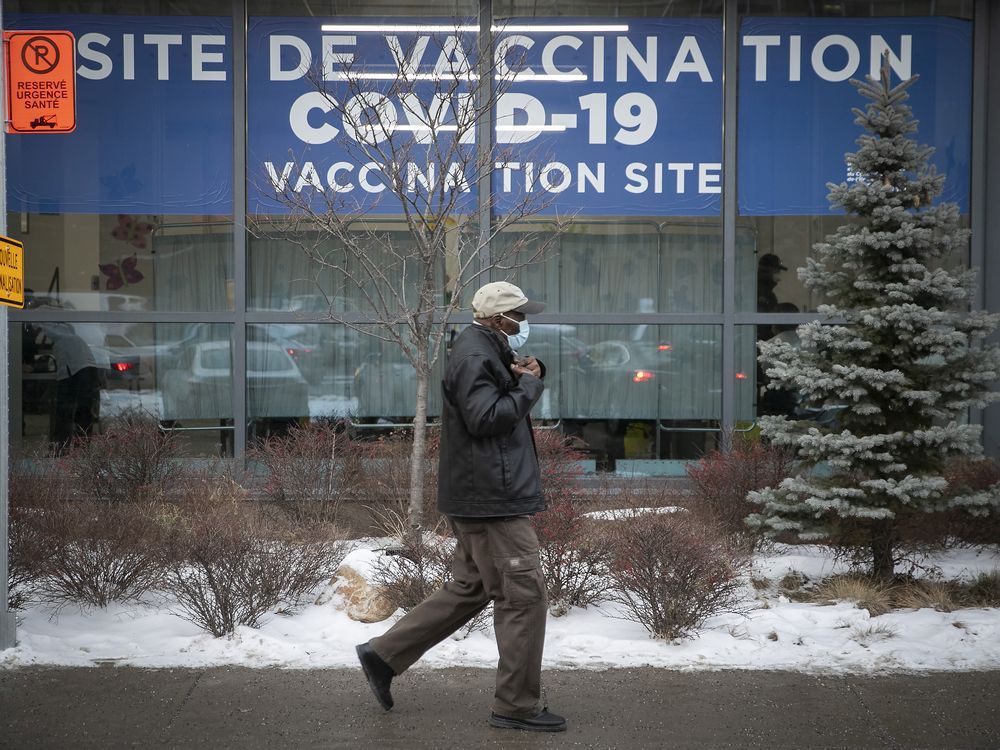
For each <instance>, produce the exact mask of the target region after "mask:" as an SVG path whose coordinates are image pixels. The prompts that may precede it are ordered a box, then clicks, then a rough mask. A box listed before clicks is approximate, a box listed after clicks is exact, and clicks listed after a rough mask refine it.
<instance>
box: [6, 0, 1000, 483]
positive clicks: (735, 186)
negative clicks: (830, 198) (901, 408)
mask: <svg viewBox="0 0 1000 750" xmlns="http://www.w3.org/2000/svg"><path fill="white" fill-rule="evenodd" d="M3 12H4V18H3V24H4V28H5V29H8V30H11V29H32V30H46V29H51V30H55V29H60V30H62V29H65V30H69V31H72V32H73V33H74V35H75V37H76V41H77V60H76V65H77V80H78V104H77V120H78V125H77V128H76V130H75V131H74V132H73V133H71V134H66V135H57V134H51V133H44V132H43V133H29V134H23V135H22V134H18V135H8V136H6V154H7V170H6V171H7V196H8V197H7V212H8V213H7V228H8V229H7V234H8V235H10V236H12V237H14V238H16V239H18V240H20V241H22V242H23V243H24V246H25V255H26V263H25V267H26V270H25V285H26V287H27V288H28V289H29V290H30V292H29V293H28V304H27V306H26V309H25V310H23V311H12V313H11V315H10V324H9V340H10V368H11V391H12V393H11V395H12V399H11V431H10V434H11V436H12V442H13V444H14V449H15V450H16V451H26V452H31V451H37V450H44V449H47V448H48V447H50V446H52V445H53V444H58V443H59V442H60V441H62V440H65V439H66V438H67V437H68V436H70V435H73V434H79V433H88V432H90V433H93V432H94V431H95V430H100V429H101V425H102V423H103V422H106V420H108V419H109V418H111V417H113V416H114V415H115V414H116V413H120V412H121V411H122V410H125V409H129V408H140V409H143V410H146V411H148V412H150V413H152V414H155V415H156V416H157V418H158V419H159V420H160V422H161V424H162V425H163V427H164V429H169V430H176V431H178V432H180V433H181V434H183V435H185V436H186V438H187V445H188V450H189V451H190V452H191V454H192V455H195V456H197V455H202V456H218V455H223V456H231V455H235V456H237V457H241V456H242V455H244V454H245V451H246V449H247V446H248V445H250V444H252V443H253V441H254V440H256V439H258V438H259V437H261V436H264V435H267V434H273V433H275V432H280V431H281V430H284V429H287V428H288V426H289V425H293V424H302V423H304V422H306V421H308V420H316V419H345V420H350V421H351V422H352V423H354V424H357V425H364V426H365V427H363V428H362V429H368V428H369V427H371V426H378V425H383V426H384V425H396V424H405V423H406V421H407V419H409V418H411V417H412V415H413V410H414V396H413V387H412V383H413V380H412V370H411V369H409V366H408V365H406V363H405V361H404V359H403V358H402V356H401V355H400V354H399V352H398V351H397V350H396V349H395V348H394V346H392V345H390V344H385V343H383V342H381V341H379V340H378V339H376V338H373V337H370V336H366V335H364V333H363V331H359V330H357V329H358V328H361V329H364V327H365V324H366V317H365V316H366V307H365V301H364V295H363V293H362V292H360V291H359V290H357V289H353V290H352V289H351V288H350V287H349V285H345V284H344V279H343V277H342V276H340V277H338V276H337V275H336V274H334V273H331V272H330V270H329V269H326V270H323V269H320V268H318V267H317V266H316V264H315V262H314V261H311V260H310V259H309V257H308V256H307V255H306V254H305V253H303V252H302V250H301V247H300V246H299V244H300V243H298V242H297V241H296V240H297V239H301V237H302V236H303V234H302V230H303V226H302V224H301V222H300V223H299V225H298V227H297V231H298V234H295V235H294V236H293V234H292V233H291V231H290V230H289V226H290V224H294V223H295V222H294V219H295V215H294V211H293V210H291V209H290V207H289V204H288V203H287V202H286V203H282V202H281V201H278V200H276V199H275V197H274V190H273V188H274V187H275V185H280V186H281V187H283V188H284V189H285V191H286V192H288V193H291V194H294V195H296V196H303V195H306V196H310V195H314V196H321V197H322V196H327V197H329V196H332V195H336V196H338V199H340V198H349V199H350V200H357V201H359V202H360V203H356V204H355V206H357V205H370V206H371V216H372V217H373V219H372V221H374V222H376V223H377V227H378V231H379V232H381V233H383V236H384V237H386V238H388V240H387V241H389V242H392V241H395V242H400V243H405V242H406V238H407V227H406V226H405V223H404V222H403V221H402V220H401V218H400V215H399V211H398V209H394V208H393V206H392V203H391V201H385V200H383V201H381V202H379V194H380V193H381V192H382V190H380V186H381V187H382V188H383V189H384V186H382V185H381V183H380V180H382V179H384V174H383V175H382V176H381V177H380V176H379V171H380V166H384V165H377V164H375V163H374V162H370V161H368V162H366V161H364V160H362V159H358V158H357V157H356V152H352V151H350V149H347V148H346V147H345V146H344V145H343V139H345V138H349V137H351V133H350V129H349V128H348V127H346V126H345V123H344V122H342V121H338V119H337V117H336V112H335V110H334V108H333V107H331V106H329V105H328V104H327V103H325V102H324V99H323V96H324V95H323V94H322V93H318V91H317V86H320V87H322V82H325V81H335V80H336V71H335V70H334V64H340V65H343V64H351V65H354V64H356V65H360V66H362V67H361V68H358V69H359V70H361V71H367V72H364V75H366V76H368V77H369V78H370V80H371V82H372V89H371V90H372V91H373V92H380V95H384V96H385V101H386V102H387V104H386V105H385V106H386V110H385V112H388V115H386V116H387V117H390V118H391V121H392V122H393V123H394V124H395V126H396V131H395V133H394V135H393V137H413V138H417V137H419V136H418V132H417V130H419V126H418V125H417V126H415V125H414V124H413V123H414V120H413V119H412V117H411V115H412V113H413V109H412V108H409V107H408V106H407V105H406V103H405V101H401V100H393V97H392V95H391V94H392V92H391V91H389V90H386V89H385V88H382V89H380V88H379V86H384V82H385V81H388V80H390V79H391V77H392V76H393V75H398V74H399V71H400V70H403V69H410V70H412V72H414V73H419V74H423V75H428V76H437V78H438V79H440V77H441V76H442V75H447V74H449V72H450V71H454V66H455V65H456V61H458V63H461V61H462V60H463V59H470V58H472V57H473V56H474V54H475V53H476V51H477V50H478V49H479V45H480V40H481V38H482V34H481V33H480V30H482V31H483V32H486V31H488V30H490V29H492V32H491V35H492V40H493V43H494V56H493V57H492V59H493V60H496V61H499V62H497V65H496V67H497V68H498V69H499V68H501V67H503V69H504V71H506V72H507V73H510V74H511V76H512V79H511V82H510V83H509V87H508V88H507V89H505V94H504V96H501V97H498V98H497V99H496V101H495V102H494V103H493V104H492V105H491V107H490V108H489V109H490V115H491V122H492V124H493V125H492V128H491V129H490V134H491V137H492V138H493V139H495V141H496V142H497V143H504V144H507V146H508V150H507V152H506V156H505V159H504V161H503V163H502V164H500V163H499V162H498V164H497V166H498V168H497V170H496V173H495V174H494V176H493V178H492V179H491V180H489V181H486V182H485V183H477V184H468V185H467V184H464V183H463V181H462V179H461V176H455V175H451V178H452V180H453V182H452V185H451V187H452V188H453V189H455V190H465V189H467V192H468V193H469V196H470V201H471V202H470V209H469V212H468V221H469V226H470V227H473V226H481V225H482V224H483V223H488V222H489V221H490V220H491V218H493V217H494V216H495V215H498V214H501V213H502V212H503V211H505V210H511V207H512V206H513V205H515V204H516V202H517V201H518V200H520V199H522V198H523V194H524V192H525V191H529V192H531V191H535V192H537V193H540V194H541V195H542V196H543V199H544V200H543V202H544V208H542V209H540V210H539V211H538V212H537V214H535V215H533V216H531V217H529V218H526V219H525V220H524V221H523V222H521V223H519V224H514V225H512V226H511V227H510V228H509V229H508V231H506V232H504V233H501V234H500V235H499V236H497V237H496V238H494V239H493V241H492V242H493V243H494V244H493V246H494V247H496V246H500V245H501V244H502V243H509V242H512V241H516V239H517V237H518V235H519V233H526V232H532V233H539V232H541V234H543V235H544V233H545V232H546V231H547V229H546V228H547V227H548V226H550V225H554V223H555V220H556V217H559V218H560V219H561V221H562V222H563V223H565V225H566V226H565V231H561V232H560V233H559V235H558V237H556V238H555V239H554V240H553V242H552V246H553V248H552V251H551V252H550V253H549V254H548V255H547V256H546V257H545V259H544V260H542V261H540V262H538V263H535V264H533V265H531V266H529V267H526V268H523V269H519V270H518V271H517V272H516V273H515V274H514V277H513V278H514V280H515V281H516V282H517V283H519V284H520V285H521V286H522V287H523V288H524V289H525V291H526V292H527V293H528V294H529V296H532V297H538V298H541V299H544V300H545V301H546V302H547V303H548V308H547V310H546V312H545V314H544V315H540V316H537V319H533V320H532V332H531V337H530V340H529V344H528V347H527V350H528V351H529V352H530V353H533V354H535V355H536V356H538V357H539V358H541V359H543V360H544V361H545V362H546V364H547V366H548V370H549V375H548V379H547V380H548V388H547V391H546V395H545V397H544V398H543V399H542V400H541V401H540V402H539V404H538V405H537V407H536V411H535V417H536V419H537V422H538V423H539V424H540V425H541V426H543V427H545V428H549V429H554V430H559V431H561V432H563V433H564V434H567V435H575V436H577V437H579V439H580V444H581V445H585V446H586V448H587V450H588V451H589V452H590V454H591V460H593V462H594V468H595V469H598V470H613V471H619V472H639V473H644V474H671V473H677V472H679V471H682V470H683V464H684V462H685V461H687V460H690V459H692V458H697V457H698V456H699V455H701V454H702V453H703V452H704V451H706V450H708V449H711V448H712V447H714V446H715V445H716V443H717V441H718V439H719V436H720V435H721V434H723V432H724V431H726V430H740V431H752V430H753V429H754V424H755V420H756V418H757V417H758V416H759V415H762V414H769V413H789V414H794V413H796V411H797V410H799V409H800V407H799V406H798V404H797V403H796V399H795V398H794V394H779V393H775V392H773V391H767V390H766V389H765V388H764V386H765V385H766V382H765V380H766V377H765V375H764V373H763V372H762V371H761V369H760V367H759V365H758V364H757V363H756V359H755V346H756V342H757V341H758V340H761V339H767V338H771V337H773V336H783V337H792V336H794V334H793V330H794V326H795V325H796V324H797V323H801V322H804V321H807V320H811V319H813V318H814V317H815V315H816V311H817V308H818V306H819V305H821V304H822V300H821V299H818V298H817V297H816V296H815V295H814V294H813V293H811V292H810V291H809V290H808V289H807V288H806V287H805V286H804V285H803V284H802V283H801V281H800V280H799V279H798V277H797V274H796V269H797V268H798V267H800V266H803V265H804V264H805V259H806V257H807V256H808V254H809V252H810V248H811V246H812V244H813V243H815V242H818V241H820V240H822V239H823V238H824V237H825V235H827V234H829V233H830V232H832V231H833V230H834V229H835V228H836V227H837V226H838V225H839V224H841V223H843V222H844V221H845V219H844V217H843V216H842V215H839V214H837V213H836V212H834V211H832V210H831V209H830V208H829V206H828V204H827V201H826V193H827V188H826V185H827V183H829V182H840V181H843V180H850V179H852V175H850V174H849V173H847V171H846V168H845V166H844V161H843V155H844V153H845V152H847V151H850V150H853V148H854V140H855V139H856V138H857V137H858V135H860V131H859V129H858V127H857V126H856V125H855V124H854V123H853V115H852V114H851V108H852V107H856V106H863V102H862V100H861V99H860V98H859V97H858V95H857V94H856V92H855V90H854V88H853V87H852V86H851V85H850V82H849V79H851V78H852V77H860V76H864V75H866V74H869V73H871V72H872V71H875V70H877V69H878V67H879V65H880V62H881V60H882V59H883V53H887V55H888V60H889V63H890V67H891V69H892V71H893V74H894V75H895V76H896V77H900V78H906V77H909V76H910V75H919V76H920V80H919V81H918V82H917V83H916V84H915V85H914V86H913V88H912V89H911V92H912V99H911V103H912V105H913V109H914V112H915V114H916V116H917V118H918V119H919V120H920V131H919V133H918V139H919V140H921V141H922V142H926V143H928V144H930V145H932V146H934V147H935V153H934V156H933V162H934V164H935V165H936V167H937V168H938V170H939V171H940V172H942V173H944V174H945V175H946V176H947V180H946V184H945V193H944V196H943V197H942V200H950V201H955V202H957V203H958V204H959V206H960V208H961V212H962V214H963V217H964V219H965V221H966V223H967V225H968V226H969V227H970V228H971V229H972V239H971V242H970V245H969V246H968V248H967V249H966V251H965V252H964V253H963V254H962V256H963V257H956V258H953V259H951V262H953V263H955V264H972V265H973V266H976V267H979V268H980V269H981V283H980V292H979V296H978V299H977V300H976V306H977V307H980V308H987V309H991V310H998V309H1000V304H998V302H1000V301H998V299H997V290H998V289H1000V284H998V283H997V282H998V281H1000V278H998V276H1000V271H998V269H1000V218H998V215H1000V211H998V210H997V209H998V208H1000V177H998V175H1000V146H998V145H997V144H996V143H995V142H991V139H990V138H989V133H990V132H991V126H990V123H991V122H1000V6H998V5H997V4H996V3H993V2H987V1H986V0H945V1H943V2H934V1H933V0H924V1H923V2H914V1H910V0H894V1H886V2H878V1H871V2H860V1H854V0H842V1H839V2H822V3H817V2H806V1H804V0H770V1H765V0H759V1H758V0H725V1H723V0H716V1H715V2H698V1H695V0H682V1H679V2H673V1H671V2H667V1H666V0H661V1H660V2H645V1H644V0H628V1H626V2H606V1H605V0H587V1H586V2H579V3H573V4H571V5H566V4H565V3H563V4H556V3H554V2H553V3H542V4H539V3H531V4H520V3H517V2H500V0H495V1H492V0H482V2H480V3H478V4H476V3H472V4H470V3H468V2H466V1H465V0H453V1H452V2H440V1H438V0H432V2H431V3H430V5H428V4H426V3H423V4H415V3H410V2H408V1H407V0H394V1H393V2H383V1H381V0H376V2H365V3H360V2H355V0H346V1H345V2H339V1H338V2H333V1H331V2H316V1H315V0H308V1H307V0H246V1H244V0H239V1H238V2H228V1H226V0H203V1H202V2H198V3H194V2H186V1H185V0H175V1H172V2H161V1H159V0H133V1H128V0H118V1H115V0H109V1H108V2H103V1H102V0H94V1H93V2H75V1H71V0H32V1H31V2H17V0H14V1H13V2H8V3H5V6H4V11H3ZM449 38H450V39H451V40H452V41H450V42H449V41H448V39H449ZM441 39H444V40H445V41H444V42H443V43H442V42H441V41H440V40H441ZM991 40H992V41H993V44H992V45H991V44H990V42H991ZM449 45H450V46H449ZM991 47H992V51H991ZM497 50H500V52H499V57H497V56H496V55H497V52H496V51H497ZM331 61H332V62H331ZM407 66H409V68H407ZM334 90H335V89H334ZM456 97H458V98H459V100H460V97H461V90H460V89H456ZM434 106H435V101H434V100H433V97H432V98H431V100H428V101H425V102H419V103H418V105H417V109H419V108H420V107H424V108H426V109H424V110H421V111H424V112H425V114H426V113H428V112H433V111H434V110H433V109H432V108H433V107H434ZM441 106H442V109H441V110H439V111H447V107H448V106H451V104H450V102H449V103H445V104H444V105H441ZM400 125H402V126H404V127H399V126H400ZM407 127H409V130H407ZM39 128H40V129H44V124H40V125H39ZM414 128H417V130H414ZM994 129H995V128H994ZM354 135H357V134H356V133H355V134H354ZM355 140H356V141H357V140H358V139H355ZM355 145H356V144H355ZM470 147H476V144H473V145H472V146H470ZM438 169H439V170H440V171H439V172H438V173H437V174H434V173H432V170H430V168H428V167H426V165H425V166H424V167H422V168H421V167H420V166H419V165H418V166H414V167H413V170H412V172H411V173H410V177H411V178H412V179H413V181H414V184H415V185H418V184H423V185H427V184H428V183H431V184H433V183H434V181H435V180H447V179H449V177H448V176H446V173H447V167H446V166H445V165H439V166H438ZM382 171H383V172H384V171H385V170H384V169H383V170H382ZM470 182H472V183H476V181H475V180H471V181H470ZM484 190H485V191H486V192H487V193H488V194H487V195H483V191H484ZM365 201H368V202H369V204H365V203H364V202H365ZM484 211H485V212H486V213H485V214H484ZM290 220H291V221H290ZM310 232H312V235H311V236H313V237H314V238H315V237H317V236H320V233H319V229H318V228H317V227H315V226H306V227H305V236H310V234H309V233H310ZM320 239H321V240H322V237H321V236H320ZM331 250H332V251H335V247H333V246H332V245H331ZM452 270H453V269H449V268H447V267H443V268H441V269H440V272H441V274H442V279H446V278H447V276H448V274H449V272H450V271H452ZM497 277H498V274H494V276H493V278H497ZM400 283H405V282H404V280H403V279H400ZM446 293H447V283H446V281H443V282H442V294H446ZM331 310H332V311H333V312H334V313H335V314H336V315H337V316H338V317H346V318H347V319H348V320H349V321H350V323H351V325H345V324H344V323H335V322H331V321H330V319H329V318H330V312H331ZM467 320H468V318H466V319H465V320H458V321H456V325H457V326H460V325H464V324H465V323H467ZM437 408H438V397H437V395H436V392H435V390H434V389H432V399H431V413H432V414H433V413H434V412H435V411H436V409H437ZM799 413H801V414H802V416H809V415H808V414H805V413H803V412H799ZM813 416H815V415H813ZM971 418H972V419H976V420H982V421H983V423H984V425H985V428H986V430H985V433H984V441H985V444H986V447H987V450H988V451H989V452H991V453H996V452H998V449H1000V424H997V422H996V418H995V417H994V416H992V413H991V411H987V412H985V413H984V414H973V415H971Z"/></svg>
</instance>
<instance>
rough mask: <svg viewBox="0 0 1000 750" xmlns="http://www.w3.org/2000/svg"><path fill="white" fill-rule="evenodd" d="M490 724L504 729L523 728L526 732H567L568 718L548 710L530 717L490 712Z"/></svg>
mask: <svg viewBox="0 0 1000 750" xmlns="http://www.w3.org/2000/svg"><path fill="white" fill-rule="evenodd" d="M490 726H491V727H501V728H503V729H523V730H524V731H525V732H565V731H566V719H564V718H563V717H562V716H557V715H556V714H550V713H549V712H548V711H539V712H538V713H537V714H535V715H534V716H532V717H531V718H529V719H515V718H514V717H513V716H500V714H490Z"/></svg>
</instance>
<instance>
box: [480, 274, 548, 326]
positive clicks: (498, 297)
mask: <svg viewBox="0 0 1000 750" xmlns="http://www.w3.org/2000/svg"><path fill="white" fill-rule="evenodd" d="M544 309H545V303H544V302H531V301H530V300H529V299H528V298H527V297H525V296H524V292H522V291H521V289H520V287H516V286H514V285H513V284H511V283H510V282H509V281H493V282H491V283H489V284H486V285H485V286H481V287H479V289H477V290H476V293H475V294H474V295H472V314H473V316H474V317H476V318H490V317H492V316H494V315H499V314H500V313H505V312H510V311H511V310H514V311H516V312H519V313H524V314H525V315H534V314H535V313H540V312H541V311H542V310H544Z"/></svg>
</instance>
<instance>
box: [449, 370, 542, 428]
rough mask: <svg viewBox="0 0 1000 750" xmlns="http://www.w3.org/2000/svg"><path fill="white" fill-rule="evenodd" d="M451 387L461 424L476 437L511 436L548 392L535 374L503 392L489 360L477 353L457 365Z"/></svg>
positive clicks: (525, 376)
mask: <svg viewBox="0 0 1000 750" xmlns="http://www.w3.org/2000/svg"><path fill="white" fill-rule="evenodd" d="M450 386H451V387H450V390H451V395H452V397H453V398H454V401H455V406H456V408H457V409H458V412H459V413H460V414H461V415H462V421H463V422H465V427H466V429H467V430H468V431H469V434H471V435H473V436H475V437H496V436H500V435H507V434H509V433H511V432H512V431H513V430H514V428H515V427H516V426H517V424H518V422H520V421H522V420H523V419H524V418H525V417H527V416H528V413H529V412H530V411H531V407H532V406H534V405H535V402H536V401H538V399H539V397H540V396H541V395H542V391H543V390H545V386H544V385H543V383H542V381H541V380H539V379H538V378H536V377H535V376H534V375H522V376H521V377H520V378H519V379H518V381H517V382H516V383H515V384H514V386H513V387H512V388H511V389H510V390H508V391H504V390H503V388H502V387H501V385H500V383H498V382H497V379H496V375H495V374H494V373H492V372H490V368H489V362H488V360H487V359H486V358H485V357H481V356H478V355H474V354H473V355H469V356H467V357H464V358H463V359H462V360H461V361H460V362H457V363H455V369H454V371H453V372H452V379H451V383H450Z"/></svg>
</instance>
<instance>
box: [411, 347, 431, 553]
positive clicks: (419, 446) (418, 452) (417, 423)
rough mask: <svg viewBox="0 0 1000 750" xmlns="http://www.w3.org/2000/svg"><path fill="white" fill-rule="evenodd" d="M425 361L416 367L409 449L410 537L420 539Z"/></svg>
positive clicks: (425, 430)
mask: <svg viewBox="0 0 1000 750" xmlns="http://www.w3.org/2000/svg"><path fill="white" fill-rule="evenodd" d="M427 369H428V368H427V366H426V363H424V362H422V363H421V366H420V367H418V368H417V405H416V411H415V413H414V415H413V448H412V450H411V451H410V508H409V522H410V537H411V539H412V540H413V541H414V542H416V543H418V544H419V543H420V542H421V541H422V531H421V528H422V526H423V522H424V454H425V453H426V447H427V392H428V391H427V383H428V380H429V379H430V373H429V372H427Z"/></svg>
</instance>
